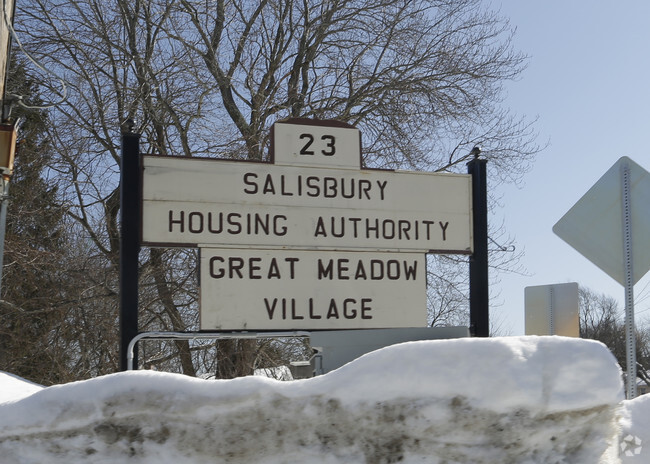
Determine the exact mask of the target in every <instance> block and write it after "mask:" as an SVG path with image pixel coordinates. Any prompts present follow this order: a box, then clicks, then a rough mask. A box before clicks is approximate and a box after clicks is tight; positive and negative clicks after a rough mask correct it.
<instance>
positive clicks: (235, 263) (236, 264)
mask: <svg viewBox="0 0 650 464" xmlns="http://www.w3.org/2000/svg"><path fill="white" fill-rule="evenodd" d="M243 268H244V258H239V257H236V256H231V257H230V259H228V277H230V278H231V279H232V278H233V277H234V276H235V274H237V276H239V278H240V279H243V278H244V274H243V273H242V271H241V270H242V269H243Z"/></svg>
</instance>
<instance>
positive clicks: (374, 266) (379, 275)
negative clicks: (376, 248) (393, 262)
mask: <svg viewBox="0 0 650 464" xmlns="http://www.w3.org/2000/svg"><path fill="white" fill-rule="evenodd" d="M370 278H371V279H372V280H382V279H383V278H384V262H383V261H382V260H380V259H371V260H370Z"/></svg>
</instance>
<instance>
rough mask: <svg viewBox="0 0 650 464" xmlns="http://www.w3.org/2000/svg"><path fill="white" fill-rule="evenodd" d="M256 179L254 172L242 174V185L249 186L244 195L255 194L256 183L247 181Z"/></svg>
mask: <svg viewBox="0 0 650 464" xmlns="http://www.w3.org/2000/svg"><path fill="white" fill-rule="evenodd" d="M249 178H252V179H257V174H255V173H254V172H247V173H246V174H244V184H246V185H249V186H250V188H245V189H244V193H248V194H249V195H254V194H256V193H257V183H256V182H255V181H254V180H253V181H249V180H248V179H249Z"/></svg>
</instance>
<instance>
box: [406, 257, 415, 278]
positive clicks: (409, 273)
mask: <svg viewBox="0 0 650 464" xmlns="http://www.w3.org/2000/svg"><path fill="white" fill-rule="evenodd" d="M417 273H418V262H417V261H413V265H412V266H409V265H407V263H406V261H404V275H405V276H406V280H417Z"/></svg>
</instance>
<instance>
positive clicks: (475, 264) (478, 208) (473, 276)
mask: <svg viewBox="0 0 650 464" xmlns="http://www.w3.org/2000/svg"><path fill="white" fill-rule="evenodd" d="M467 172H468V173H469V174H471V176H472V219H473V220H472V224H473V242H474V252H473V253H472V256H471V257H470V260H469V321H470V332H471V333H472V335H474V336H476V337H489V336H490V293H489V282H488V243H487V242H488V240H487V237H488V219H487V215H488V209H487V160H485V159H479V158H478V156H477V157H476V158H474V159H473V160H472V161H470V162H469V163H467Z"/></svg>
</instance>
